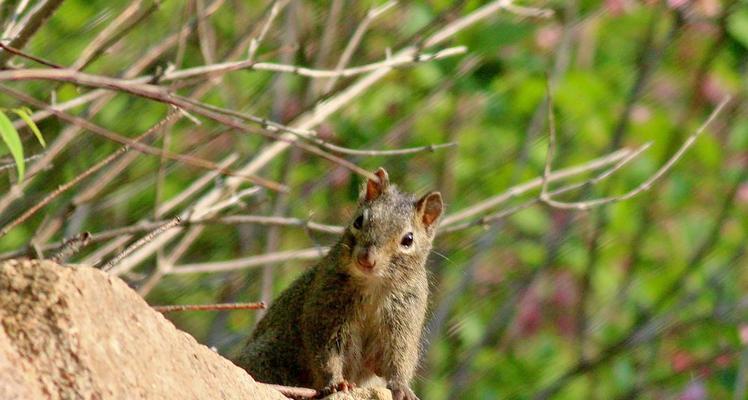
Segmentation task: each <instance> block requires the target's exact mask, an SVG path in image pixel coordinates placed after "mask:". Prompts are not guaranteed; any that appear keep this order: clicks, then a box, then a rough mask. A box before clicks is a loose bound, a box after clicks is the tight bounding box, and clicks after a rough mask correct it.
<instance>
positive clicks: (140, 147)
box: [0, 85, 287, 192]
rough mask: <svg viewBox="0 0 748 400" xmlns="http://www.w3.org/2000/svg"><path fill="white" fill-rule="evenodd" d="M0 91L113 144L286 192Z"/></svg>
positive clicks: (2, 88) (23, 96)
mask: <svg viewBox="0 0 748 400" xmlns="http://www.w3.org/2000/svg"><path fill="white" fill-rule="evenodd" d="M0 91H3V92H6V93H8V94H10V95H12V96H14V97H16V98H19V99H21V100H22V101H24V102H26V103H29V104H32V105H34V106H35V107H39V108H46V109H48V110H50V111H51V112H52V113H53V114H55V115H56V116H57V117H59V118H60V119H64V120H66V121H69V122H71V123H73V124H75V125H77V126H79V127H81V128H84V129H86V130H88V131H90V132H92V133H95V134H97V135H99V136H102V137H105V138H107V139H109V140H112V141H115V142H118V143H121V144H126V145H128V146H131V147H132V148H134V149H135V150H137V151H139V152H142V153H146V154H150V155H155V156H159V157H165V158H169V159H172V160H175V161H179V162H183V163H185V164H188V165H191V166H194V167H198V168H203V169H209V170H213V171H219V172H220V173H221V174H223V175H229V176H235V177H237V178H241V179H244V180H247V181H249V182H252V183H254V184H256V185H259V186H263V187H265V188H268V189H270V190H273V191H281V192H282V191H286V190H287V188H286V187H285V186H283V185H280V184H278V183H276V182H273V181H270V180H267V179H265V178H261V177H258V176H249V175H243V174H239V173H236V172H233V171H230V170H228V169H226V168H223V167H221V166H219V165H217V164H215V163H213V162H211V161H208V160H203V159H201V158H198V157H194V156H189V155H185V154H175V153H171V152H168V151H166V150H163V149H159V148H156V147H152V146H149V145H146V144H143V143H139V142H138V141H134V140H132V139H129V138H127V137H125V136H122V135H120V134H118V133H115V132H112V131H110V130H108V129H105V128H103V127H101V126H99V125H96V124H94V123H93V122H91V121H88V120H86V119H84V118H81V117H76V116H73V115H70V114H68V113H66V112H63V111H59V110H55V109H54V108H51V107H49V106H48V105H47V104H45V103H43V102H41V101H39V100H37V99H35V98H33V97H31V96H28V95H26V94H24V93H22V92H19V91H17V90H15V89H11V88H9V87H7V86H3V85H0ZM175 114H176V115H180V113H175Z"/></svg>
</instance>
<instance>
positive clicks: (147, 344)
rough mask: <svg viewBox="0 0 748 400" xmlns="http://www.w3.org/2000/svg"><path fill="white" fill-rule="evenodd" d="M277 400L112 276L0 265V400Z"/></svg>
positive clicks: (13, 262) (38, 266) (47, 264)
mask: <svg viewBox="0 0 748 400" xmlns="http://www.w3.org/2000/svg"><path fill="white" fill-rule="evenodd" d="M40 398H41V399H43V398H49V399H279V400H284V399H286V398H285V397H284V396H283V395H281V394H280V393H279V392H277V391H275V390H272V389H270V388H268V387H266V386H262V385H258V384H257V383H255V382H254V381H253V380H252V378H251V377H250V376H249V375H247V374H246V373H245V372H244V371H243V370H242V369H240V368H238V367H236V366H234V365H233V364H232V363H231V362H230V361H228V360H226V359H225V358H223V357H221V356H220V355H218V354H216V353H215V352H213V351H211V350H210V349H208V348H207V347H205V346H203V345H201V344H199V343H197V342H196V341H195V339H194V338H193V337H192V336H190V335H188V334H186V333H184V332H181V331H179V330H177V329H176V328H175V327H174V325H172V324H171V322H169V321H168V320H166V319H165V318H164V317H163V316H161V314H159V313H157V312H155V311H153V310H152V309H151V308H150V307H149V306H148V305H147V304H146V303H145V301H143V299H142V298H140V296H138V295H137V294H136V293H135V292H134V291H132V290H131V289H130V288H129V287H127V285H126V284H125V283H124V282H122V281H121V280H120V279H118V278H116V277H111V276H109V275H107V274H105V273H102V272H100V271H98V270H95V269H92V268H85V267H62V266H59V265H56V264H54V263H51V262H46V261H43V262H35V261H34V262H31V261H20V260H11V261H7V262H4V263H2V264H0V399H40Z"/></svg>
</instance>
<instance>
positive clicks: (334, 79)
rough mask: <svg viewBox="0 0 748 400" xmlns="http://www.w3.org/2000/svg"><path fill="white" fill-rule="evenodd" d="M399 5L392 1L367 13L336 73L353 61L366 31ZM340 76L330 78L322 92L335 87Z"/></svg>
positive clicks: (349, 43) (350, 41) (346, 47)
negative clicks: (379, 18) (380, 17)
mask: <svg viewBox="0 0 748 400" xmlns="http://www.w3.org/2000/svg"><path fill="white" fill-rule="evenodd" d="M396 4H397V1H395V0H390V1H388V2H386V3H384V4H382V5H381V6H378V7H375V8H372V9H371V10H369V12H368V13H366V17H365V18H364V19H363V21H361V23H360V24H359V25H358V27H356V31H355V32H353V36H351V40H349V41H348V44H347V45H346V46H345V50H343V54H342V55H341V56H340V60H338V64H337V65H336V66H335V71H336V72H341V71H343V69H344V68H345V66H346V65H348V63H349V62H350V60H351V56H353V52H355V51H356V49H357V48H358V45H359V44H360V43H361V39H363V37H364V33H366V30H367V29H369V25H371V23H372V22H373V21H374V20H375V19H377V17H379V16H380V15H382V14H384V13H385V12H387V10H389V9H391V8H392V7H394V6H395V5H396ZM339 78H340V76H335V77H332V78H330V79H329V80H328V81H327V83H326V84H325V87H324V89H323V90H322V92H323V93H327V92H329V91H330V90H332V88H333V87H334V86H335V83H337V82H338V79H339Z"/></svg>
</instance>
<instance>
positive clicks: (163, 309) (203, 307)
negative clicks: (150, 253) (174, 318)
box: [151, 301, 266, 314]
mask: <svg viewBox="0 0 748 400" xmlns="http://www.w3.org/2000/svg"><path fill="white" fill-rule="evenodd" d="M265 307H266V305H265V302H264V301H260V302H257V303H219V304H177V305H168V306H151V308H153V309H154V310H156V311H158V312H160V313H162V314H165V313H170V312H181V311H223V310H262V309H265Z"/></svg>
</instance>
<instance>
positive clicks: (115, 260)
mask: <svg viewBox="0 0 748 400" xmlns="http://www.w3.org/2000/svg"><path fill="white" fill-rule="evenodd" d="M180 222H182V219H181V218H179V217H176V218H174V219H172V220H171V221H170V222H167V223H165V224H163V225H161V226H160V227H158V228H156V229H154V230H153V231H152V232H151V233H149V234H147V235H145V236H144V237H142V238H141V239H139V240H138V241H136V242H135V243H133V244H131V245H130V246H128V247H127V248H126V249H125V250H124V251H123V252H121V253H119V254H117V255H116V256H115V257H114V258H112V259H111V260H109V262H107V263H106V265H105V266H104V267H102V268H101V270H102V271H105V272H110V271H111V272H112V273H113V274H114V275H116V274H117V273H116V272H115V271H112V270H113V269H114V267H115V266H116V265H117V264H119V262H120V261H122V259H123V258H125V257H127V256H128V255H130V254H131V253H132V252H133V251H135V250H137V249H139V248H140V247H141V246H143V245H144V244H146V243H148V242H150V241H151V240H153V238H155V237H156V236H158V235H160V234H162V233H163V232H165V231H167V230H169V229H171V228H173V227H175V226H177V225H179V223H180Z"/></svg>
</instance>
